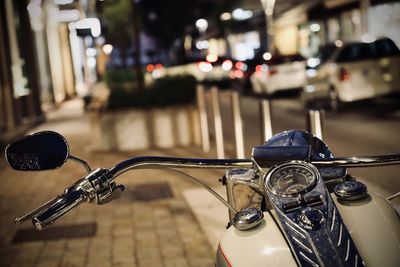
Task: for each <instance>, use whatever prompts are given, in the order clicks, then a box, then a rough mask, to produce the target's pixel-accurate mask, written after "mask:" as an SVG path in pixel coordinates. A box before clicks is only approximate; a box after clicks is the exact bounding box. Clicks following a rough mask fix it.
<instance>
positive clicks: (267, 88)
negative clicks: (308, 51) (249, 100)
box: [250, 55, 306, 95]
mask: <svg viewBox="0 0 400 267" xmlns="http://www.w3.org/2000/svg"><path fill="white" fill-rule="evenodd" d="M305 64H306V61H305V59H304V58H303V57H301V56H300V55H290V56H273V57H272V58H271V59H270V60H267V61H265V63H264V64H261V65H257V66H256V70H255V72H254V73H253V75H252V76H251V77H250V81H251V85H252V88H253V92H254V93H256V94H263V95H274V94H276V93H279V92H282V91H287V90H301V88H303V86H304V83H305V79H306V70H305Z"/></svg>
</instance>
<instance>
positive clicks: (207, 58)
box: [206, 54, 218, 62]
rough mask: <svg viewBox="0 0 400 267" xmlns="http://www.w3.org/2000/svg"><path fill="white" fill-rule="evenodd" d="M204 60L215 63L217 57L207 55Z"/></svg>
mask: <svg viewBox="0 0 400 267" xmlns="http://www.w3.org/2000/svg"><path fill="white" fill-rule="evenodd" d="M206 60H207V61H208V62H215V61H217V60H218V56H217V55H215V54H208V55H207V56H206Z"/></svg>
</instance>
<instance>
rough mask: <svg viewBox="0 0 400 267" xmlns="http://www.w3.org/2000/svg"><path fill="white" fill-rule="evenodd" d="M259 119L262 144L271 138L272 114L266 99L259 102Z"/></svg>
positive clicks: (269, 103)
mask: <svg viewBox="0 0 400 267" xmlns="http://www.w3.org/2000/svg"><path fill="white" fill-rule="evenodd" d="M260 118H261V139H262V140H261V144H264V143H265V142H266V141H267V140H269V139H270V138H271V137H272V112H271V102H270V101H269V100H268V99H261V100H260Z"/></svg>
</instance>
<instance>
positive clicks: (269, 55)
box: [263, 52, 272, 60]
mask: <svg viewBox="0 0 400 267" xmlns="http://www.w3.org/2000/svg"><path fill="white" fill-rule="evenodd" d="M271 58H272V55H271V53H269V52H266V53H264V54H263V59H265V60H270V59H271Z"/></svg>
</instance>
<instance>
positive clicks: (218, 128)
mask: <svg viewBox="0 0 400 267" xmlns="http://www.w3.org/2000/svg"><path fill="white" fill-rule="evenodd" d="M211 102H212V107H213V115H214V126H215V143H216V146H217V158H219V159H224V158H225V151H224V137H223V134H222V121H221V110H220V105H219V96H218V88H217V87H215V86H213V87H211Z"/></svg>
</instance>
